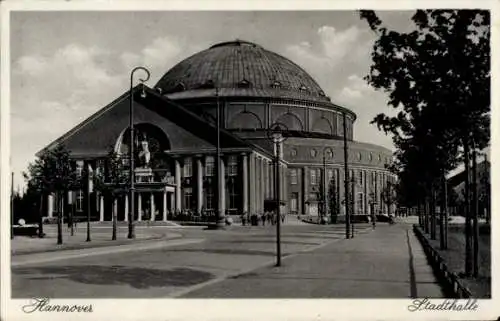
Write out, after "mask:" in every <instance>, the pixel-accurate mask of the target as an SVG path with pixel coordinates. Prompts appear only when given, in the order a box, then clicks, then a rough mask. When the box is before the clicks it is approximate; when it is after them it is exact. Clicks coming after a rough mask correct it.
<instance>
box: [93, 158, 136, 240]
mask: <svg viewBox="0 0 500 321" xmlns="http://www.w3.org/2000/svg"><path fill="white" fill-rule="evenodd" d="M129 176H130V175H129V172H128V170H127V167H126V166H125V165H124V159H123V158H122V157H120V155H119V154H117V153H116V152H115V151H114V150H113V149H112V150H110V152H109V153H108V155H107V157H106V159H105V161H104V168H103V169H96V171H95V174H94V187H95V189H96V190H98V191H99V192H101V194H102V195H104V197H107V198H109V199H112V200H113V201H115V200H116V199H117V198H119V197H120V196H122V195H125V194H126V193H127V188H128V184H129ZM130 210H132V209H130ZM127 214H128V213H126V214H125V215H127ZM112 215H113V232H112V233H113V234H112V237H111V239H112V240H116V230H117V226H116V225H117V218H116V215H117V213H116V208H115V206H113V214H112Z"/></svg>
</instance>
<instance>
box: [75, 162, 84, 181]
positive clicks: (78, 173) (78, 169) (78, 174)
mask: <svg viewBox="0 0 500 321" xmlns="http://www.w3.org/2000/svg"><path fill="white" fill-rule="evenodd" d="M82 174H83V161H76V177H78V178H80V177H82Z"/></svg>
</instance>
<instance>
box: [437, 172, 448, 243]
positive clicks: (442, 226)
mask: <svg viewBox="0 0 500 321" xmlns="http://www.w3.org/2000/svg"><path fill="white" fill-rule="evenodd" d="M441 189H442V192H441V211H439V245H440V248H441V250H445V249H446V228H447V227H448V215H447V214H446V213H447V212H448V210H447V206H448V202H447V201H446V175H445V174H444V171H443V177H441Z"/></svg>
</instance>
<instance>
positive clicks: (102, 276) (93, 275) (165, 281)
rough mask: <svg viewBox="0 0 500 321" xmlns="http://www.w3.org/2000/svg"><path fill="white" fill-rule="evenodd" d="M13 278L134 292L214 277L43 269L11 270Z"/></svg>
mask: <svg viewBox="0 0 500 321" xmlns="http://www.w3.org/2000/svg"><path fill="white" fill-rule="evenodd" d="M12 272H13V274H28V275H30V274H32V275H33V276H32V277H30V279H32V280H53V279H68V280H70V281H73V282H78V283H85V284H98V285H130V286H131V287H133V288H136V289H148V288H151V287H164V286H190V285H196V284H198V283H202V282H206V281H208V280H210V279H212V278H214V275H213V274H211V273H208V272H204V271H198V270H193V269H187V268H175V269H170V270H158V269H147V268H140V267H126V266H120V265H114V266H101V265H90V266H44V267H29V268H28V267H26V268H16V269H13V270H12Z"/></svg>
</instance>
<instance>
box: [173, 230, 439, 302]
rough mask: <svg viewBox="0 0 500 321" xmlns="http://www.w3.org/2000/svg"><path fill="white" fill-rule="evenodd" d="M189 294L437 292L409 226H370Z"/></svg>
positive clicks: (381, 294) (378, 294)
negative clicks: (360, 232) (371, 228)
mask: <svg viewBox="0 0 500 321" xmlns="http://www.w3.org/2000/svg"><path fill="white" fill-rule="evenodd" d="M184 293H185V294H183V295H182V297H189V298H380V299H383V298H414V297H434V298H439V297H443V294H442V291H441V288H440V286H439V285H438V284H437V283H436V279H435V277H434V275H433V273H432V270H431V267H430V266H429V265H428V263H427V259H426V257H425V254H424V252H423V249H422V247H421V245H420V243H419V241H418V240H417V239H416V237H415V236H414V234H413V232H412V231H411V225H409V224H405V223H399V224H395V225H386V224H378V225H377V228H376V230H375V231H373V232H371V233H367V234H363V235H358V236H357V237H355V238H354V239H351V240H340V241H338V242H334V243H331V244H328V245H326V246H324V247H321V248H319V249H316V250H314V251H311V252H306V253H300V254H297V255H295V256H290V257H288V258H285V259H284V260H283V262H282V266H281V267H279V268H278V267H264V268H260V269H257V270H254V271H252V272H249V273H246V274H241V275H238V276H235V277H232V278H228V279H225V280H223V281H220V282H218V283H215V284H210V285H207V286H205V287H202V288H199V287H198V288H197V289H194V290H193V291H191V292H184Z"/></svg>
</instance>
